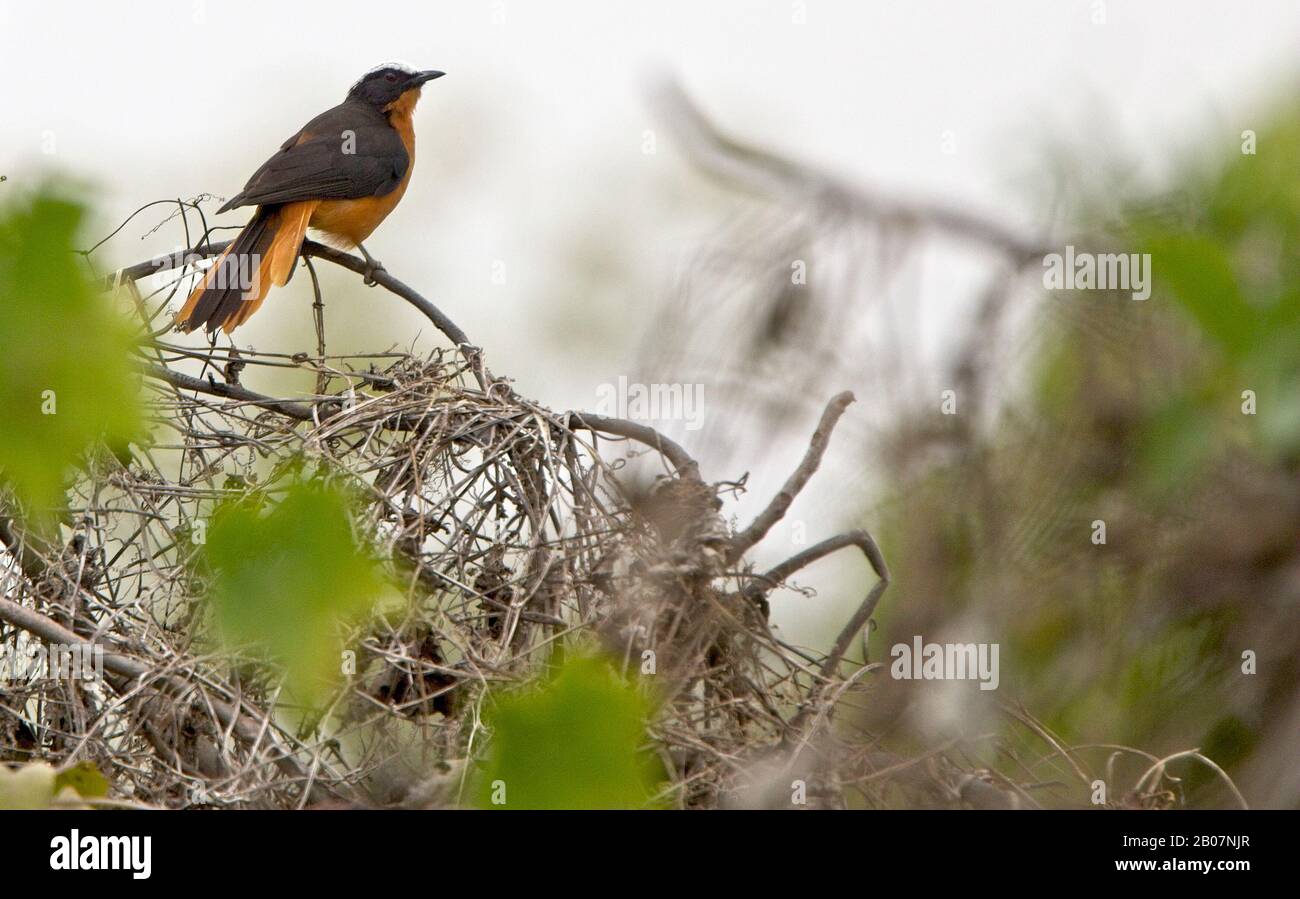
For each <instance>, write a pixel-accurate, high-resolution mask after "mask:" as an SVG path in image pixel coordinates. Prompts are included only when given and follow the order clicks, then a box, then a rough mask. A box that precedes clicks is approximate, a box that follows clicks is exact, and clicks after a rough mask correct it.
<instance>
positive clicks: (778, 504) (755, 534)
mask: <svg viewBox="0 0 1300 899" xmlns="http://www.w3.org/2000/svg"><path fill="white" fill-rule="evenodd" d="M853 401H854V397H853V393H852V391H848V390H846V391H844V392H843V393H840V394H837V395H835V396H833V397H831V401H830V402H829V403H827V404H826V410H825V411H824V412H822V417H821V421H819V422H818V423H817V430H815V431H813V435H812V440H811V441H810V442H809V444H808V451H807V452H806V453H804V457H803V461H802V462H800V463H799V467H798V468H796V469H795V471H794V474H792V475H790V477H789V478H788V479H787V480H786V482H785V484H784V485H783V486H782V487H781V490H780V492H778V493H777V495H776V496H774V497H772V501H771V502H770V503H768V504H767V508H766V509H764V510H763V511H762V512H760V513H759V515H758V517H757V518H755V519H754V522H753V524H751V525H750V526H749V527H747V528H745V529H744V530H743V531H741V532H740V533H739V534H737V535H736V536H734V537H732V538H731V545H730V547H729V549H728V554H727V559H728V561H730V562H734V561H736V560H737V559H739V558H740V557H741V556H743V555H744V554H745V552H746V550H748V549H749V548H750V547H752V546H753V545H754V544H755V543H757V542H758V541H760V540H762V539H763V538H764V537H765V536H767V532H768V531H770V530H771V529H772V526H773V525H775V524H776V523H777V522H778V521H780V520H781V519H782V518H784V517H785V513H786V512H787V511H788V510H789V508H790V504H791V503H793V502H794V498H795V497H796V496H798V495H799V491H801V490H803V488H804V485H806V484H807V483H808V479H809V478H811V477H812V476H813V474H814V473H815V472H816V471H817V467H818V466H819V465H821V461H822V455H823V454H825V452H826V445H827V444H828V443H830V439H831V431H832V430H834V429H835V424H836V422H838V421H839V420H840V416H841V415H843V414H844V410H845V409H847V408H848V407H849V404H850V403H852V402H853Z"/></svg>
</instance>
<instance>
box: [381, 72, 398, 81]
mask: <svg viewBox="0 0 1300 899" xmlns="http://www.w3.org/2000/svg"><path fill="white" fill-rule="evenodd" d="M384 80H385V81H387V82H388V83H389V84H396V83H397V76H396V75H394V74H393V73H392V72H389V73H388V74H387V75H385V76H384Z"/></svg>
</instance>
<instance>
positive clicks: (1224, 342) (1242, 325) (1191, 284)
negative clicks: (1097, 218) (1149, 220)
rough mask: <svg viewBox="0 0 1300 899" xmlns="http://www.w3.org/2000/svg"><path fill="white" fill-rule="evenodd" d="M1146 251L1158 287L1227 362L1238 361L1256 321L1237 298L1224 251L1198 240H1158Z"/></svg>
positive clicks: (1178, 237) (1149, 243) (1168, 237)
mask: <svg viewBox="0 0 1300 899" xmlns="http://www.w3.org/2000/svg"><path fill="white" fill-rule="evenodd" d="M1146 250H1147V252H1149V253H1150V254H1151V265H1152V269H1153V271H1154V274H1155V278H1156V280H1157V282H1160V283H1163V284H1164V285H1166V286H1167V287H1168V288H1169V289H1170V290H1171V291H1172V292H1173V294H1174V296H1175V297H1176V298H1177V299H1178V301H1179V302H1180V303H1181V304H1182V305H1183V307H1184V308H1185V309H1186V310H1187V311H1188V312H1189V313H1190V314H1191V315H1192V317H1193V318H1195V319H1196V321H1197V323H1198V324H1200V326H1201V328H1202V329H1204V331H1205V333H1206V334H1208V335H1209V336H1210V337H1211V338H1212V339H1213V340H1214V341H1215V342H1216V343H1218V344H1219V346H1220V347H1221V348H1222V349H1223V351H1224V353H1225V355H1226V356H1227V358H1229V359H1232V360H1238V359H1240V358H1242V356H1244V355H1245V354H1246V353H1247V352H1248V351H1249V350H1250V348H1251V344H1252V342H1253V339H1254V337H1255V334H1256V332H1257V321H1258V319H1259V318H1260V315H1259V313H1257V312H1256V310H1255V309H1254V308H1253V307H1251V306H1250V305H1249V304H1248V303H1247V302H1246V301H1245V300H1244V299H1243V298H1242V296H1241V292H1240V290H1239V289H1238V286H1237V278H1236V275H1235V274H1234V273H1233V270H1232V265H1231V263H1230V261H1229V259H1228V254H1227V252H1226V251H1225V250H1224V248H1223V246H1222V245H1221V244H1220V243H1219V242H1217V241H1215V240H1212V239H1210V238H1208V237H1202V236H1199V235H1194V234H1163V235H1160V236H1157V237H1154V238H1152V239H1150V240H1148V241H1147V245H1146Z"/></svg>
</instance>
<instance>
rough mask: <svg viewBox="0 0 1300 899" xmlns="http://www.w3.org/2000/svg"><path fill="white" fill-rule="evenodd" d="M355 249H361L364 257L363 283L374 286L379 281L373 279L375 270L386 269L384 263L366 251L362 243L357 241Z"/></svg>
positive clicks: (381, 270)
mask: <svg viewBox="0 0 1300 899" xmlns="http://www.w3.org/2000/svg"><path fill="white" fill-rule="evenodd" d="M357 249H358V250H360V251H361V255H362V256H364V257H366V270H365V273H364V275H365V285H366V286H367V287H374V286H375V285H376V284H377V283H379V282H377V281H376V280H375V272H383V271H387V269H385V268H384V264H383V263H382V262H380V261H379V260H378V259H376V258H375V257H374V256H371V255H370V254H369V253H368V252H366V248H365V245H364V244H362V243H360V242H358V243H357Z"/></svg>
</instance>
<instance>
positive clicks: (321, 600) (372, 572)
mask: <svg viewBox="0 0 1300 899" xmlns="http://www.w3.org/2000/svg"><path fill="white" fill-rule="evenodd" d="M204 557H205V559H206V561H207V562H208V564H209V566H210V567H211V569H212V576H213V583H212V590H211V599H212V602H213V604H214V606H215V608H216V613H217V620H218V623H219V625H220V629H221V633H222V636H223V638H224V639H225V641H226V642H227V643H228V644H229V645H231V646H242V645H252V646H253V647H254V649H255V650H256V651H258V652H259V654H260V655H261V656H263V657H264V658H265V659H266V660H267V661H272V662H275V663H277V664H280V665H283V666H284V667H285V669H286V675H287V684H288V687H289V689H290V691H291V692H293V693H295V694H298V695H299V696H301V697H302V698H304V699H306V700H308V701H310V699H311V698H312V697H314V696H317V695H319V694H320V692H321V691H324V690H328V689H330V688H331V687H332V686H333V685H334V684H335V683H336V682H337V680H338V676H339V673H340V668H341V666H340V658H341V655H340V653H341V651H342V648H343V647H342V644H341V642H340V638H339V629H340V626H341V625H343V624H345V623H347V622H349V621H353V620H355V619H356V618H357V617H359V616H360V615H362V614H363V613H365V612H366V611H367V610H368V609H369V608H370V607H371V606H372V604H373V603H374V601H375V600H376V599H377V598H378V596H379V594H380V593H381V592H382V590H383V589H384V580H383V578H382V576H381V574H380V571H379V567H378V565H377V564H376V563H375V561H374V560H373V559H371V558H370V557H368V556H367V555H365V554H364V553H363V552H361V551H360V549H359V548H358V547H357V544H356V542H355V540H354V539H353V536H352V522H351V514H350V509H349V501H348V497H347V496H346V495H345V494H344V493H342V492H341V491H339V490H337V489H335V488H333V487H330V486H328V485H326V484H324V483H321V482H319V481H295V482H293V483H291V484H290V486H289V487H288V489H287V491H286V492H285V494H284V496H283V497H282V498H281V499H280V501H279V502H278V503H276V504H274V505H273V506H271V507H270V508H269V509H265V510H264V509H262V508H261V507H260V506H259V504H257V503H253V502H249V501H244V502H239V503H232V504H228V505H226V506H223V507H221V508H220V509H218V511H217V513H216V514H215V516H214V518H213V522H212V526H211V528H209V530H208V537H207V545H206V547H205V551H204Z"/></svg>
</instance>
